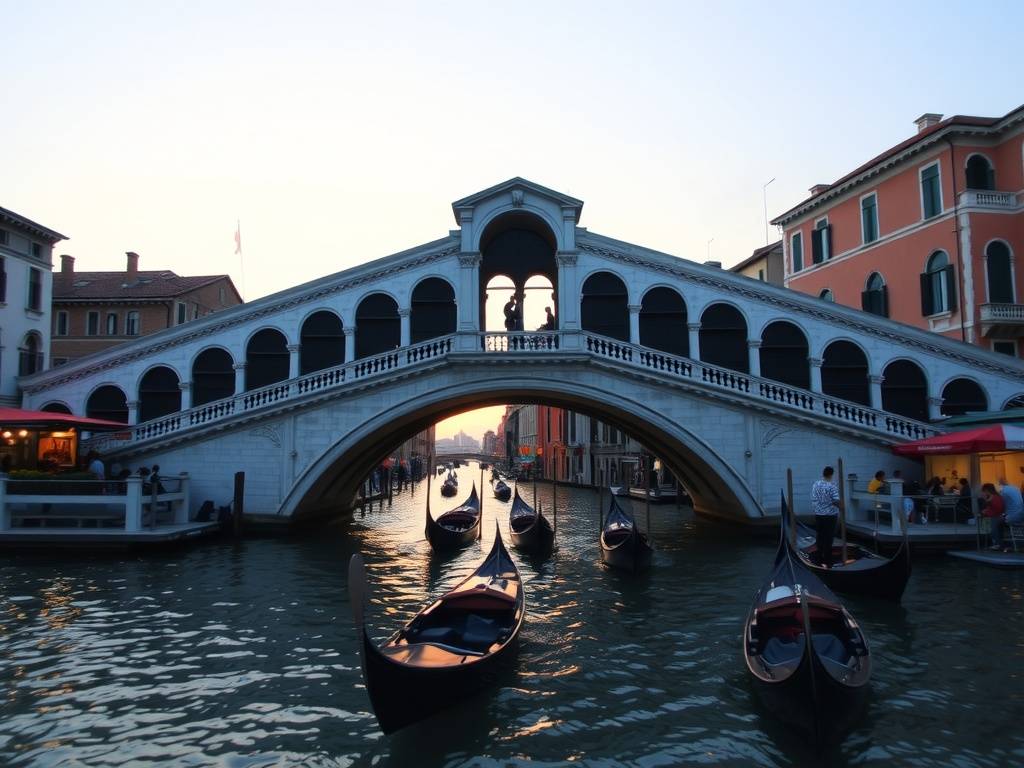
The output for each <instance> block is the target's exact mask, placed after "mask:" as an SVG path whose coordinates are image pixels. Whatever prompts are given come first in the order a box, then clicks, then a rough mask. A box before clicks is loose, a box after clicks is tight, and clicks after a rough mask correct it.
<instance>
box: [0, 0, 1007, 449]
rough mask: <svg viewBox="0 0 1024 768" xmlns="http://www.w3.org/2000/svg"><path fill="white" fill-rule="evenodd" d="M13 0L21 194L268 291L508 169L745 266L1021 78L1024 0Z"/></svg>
mask: <svg viewBox="0 0 1024 768" xmlns="http://www.w3.org/2000/svg"><path fill="white" fill-rule="evenodd" d="M0 18H3V19H4V23H3V26H4V31H5V34H4V44H3V46H0V72H3V73H4V76H3V77H2V78H0V82H2V85H0V89H2V91H3V97H4V98H3V102H4V105H5V106H4V110H3V112H2V114H0V161H2V164H0V169H2V170H0V206H3V207H5V208H9V209H12V210H14V211H16V212H18V213H20V214H22V215H24V216H27V217H29V218H31V219H33V220H35V221H37V222H39V223H41V224H43V225H45V226H48V227H50V228H52V229H55V230H57V231H59V232H62V233H63V234H65V235H67V236H68V238H69V239H68V241H67V242H65V243H61V244H60V245H59V246H58V250H57V253H70V254H72V255H73V256H75V257H76V269H80V270H104V269H108V270H117V269H123V268H124V263H125V256H124V253H125V251H135V252H138V253H139V254H140V256H141V263H140V267H141V268H142V269H146V268H150V269H165V268H169V269H173V270H174V271H176V272H178V273H180V274H192V275H198V274H210V273H215V274H219V273H228V274H230V275H231V277H232V278H233V280H234V281H235V284H236V286H237V287H238V288H239V289H240V290H241V291H242V293H243V296H244V297H245V298H246V299H255V298H259V297H261V296H265V295H268V294H270V293H274V292H276V291H278V290H281V289H283V288H285V287H289V286H292V285H295V284H298V283H302V282H305V281H307V280H312V279H314V278H318V277H322V276H323V275H326V274H331V273H333V272H336V271H339V270H342V269H346V268H348V267H351V266H354V265H357V264H360V263H362V262H365V261H368V260H371V259H375V258H379V257H381V256H385V255H388V254H390V253H394V252H397V251H400V250H404V249H406V248H410V247H413V246H415V245H418V244H420V243H424V242H427V241H430V240H433V239H436V238H438V237H443V236H444V235H446V234H447V232H448V231H449V230H450V229H453V228H454V227H455V226H456V225H455V221H454V219H453V217H452V212H451V202H452V201H453V200H456V199H459V198H461V197H463V196H465V195H468V194H471V193H473V192H475V191H478V190H481V189H484V188H486V187H489V186H491V185H493V184H495V183H498V182H500V181H503V180H505V179H507V178H510V177H512V176H524V177H526V178H528V179H531V180H533V181H536V182H538V183H540V184H543V185H545V186H547V187H551V188H553V189H556V190H559V191H562V192H565V193H568V194H571V195H573V196H574V197H578V198H581V199H582V200H583V201H584V203H585V204H584V208H583V214H582V219H581V222H580V224H581V225H582V226H586V227H587V228H589V229H590V230H591V231H595V232H599V233H602V234H607V235H610V236H613V237H616V238H619V239H623V240H627V241H630V242H635V243H639V244H641V245H645V246H648V247H652V248H656V249H660V250H663V251H667V252H669V253H672V254H675V255H677V256H681V257H683V258H690V259H694V260H696V261H704V260H706V259H707V258H709V257H710V258H711V259H714V260H718V261H721V262H722V263H723V264H724V265H725V266H727V267H728V266H730V265H732V264H735V263H737V262H738V261H740V260H742V259H743V258H745V257H746V256H748V255H750V252H751V251H752V250H753V249H754V248H756V247H759V246H761V245H764V244H765V242H766V231H765V204H766V203H767V210H768V215H769V217H771V216H773V215H775V214H778V213H781V212H782V211H784V210H786V209H787V208H789V207H791V206H792V205H794V204H796V203H797V202H799V201H800V200H802V199H803V198H804V197H806V196H807V190H808V188H810V187H811V186H813V185H814V184H816V183H819V182H830V181H833V180H835V179H837V178H838V177H840V176H842V175H843V174H844V173H846V172H847V171H849V170H852V169H853V168H854V167H856V166H857V165H859V164H860V163H862V162H863V161H865V160H867V159H869V158H871V157H873V156H874V155H876V154H878V153H879V152H880V151H882V150H884V149H886V148H887V147H889V146H891V145H893V144H895V143H897V142H899V141H902V140H903V139H905V138H907V137H909V136H910V135H912V133H913V132H914V130H915V129H914V126H913V120H914V119H915V118H916V117H918V116H919V115H920V114H922V113H924V112H939V113H943V114H946V115H950V114H977V115H1002V114H1005V113H1006V112H1008V111H1010V110H1011V109H1013V108H1014V107H1016V106H1018V105H1019V104H1020V103H1021V102H1024V89H1022V88H1021V87H1020V83H1021V79H1020V73H1019V71H1018V70H1019V67H1016V66H1014V65H1013V60H1014V56H1015V54H1016V51H1017V50H1018V49H1019V31H1020V29H1021V28H1022V27H1024V3H1020V2H980V3H974V4H966V3H934V2H929V3H923V2H921V3H918V2H904V3H891V2H890V3H875V2H870V1H867V2H859V3H843V4H839V3H814V4H811V3H786V2H779V3H771V4H764V3H759V2H749V3H727V2H726V3H704V2H701V3H686V2H647V3H643V2H637V3H628V4H627V3H609V2H595V1H593V0H590V1H588V2H560V3H547V2H528V1H527V0H521V1H520V2H517V3H510V4H497V3H477V4H466V3H464V2H463V3H447V2H432V3H418V4H405V3H388V2H378V3H345V2H336V1H332V2H302V1H301V0H296V1H294V2H290V3H288V4H281V3H261V2H245V3H241V2H239V3H229V2H209V3H201V4H200V3H195V4H175V3H164V4H156V3H137V2H134V3H128V2H102V0H99V1H97V2H90V3H82V2H48V1H47V0H34V1H33V2H31V3H27V2H23V0H0ZM771 179H774V181H772V182H771V183H770V184H768V186H767V187H765V186H764V185H765V184H766V182H768V181H769V180H771ZM236 222H240V228H241V236H242V244H243V254H242V256H241V257H239V256H237V255H235V247H234V234H235V228H236ZM774 234H775V233H774V232H771V233H769V236H774ZM485 428H487V427H485V426H483V425H482V424H481V425H479V428H474V429H472V430H471V429H469V428H467V429H466V431H467V432H469V433H470V434H474V435H475V436H477V437H479V435H480V434H481V433H482V432H483V429H485ZM455 431H457V429H456V430H455Z"/></svg>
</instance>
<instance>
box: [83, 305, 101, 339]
mask: <svg viewBox="0 0 1024 768" xmlns="http://www.w3.org/2000/svg"><path fill="white" fill-rule="evenodd" d="M99 334H100V313H99V312H95V311H90V312H89V313H88V314H87V315H86V316H85V335H86V336H99Z"/></svg>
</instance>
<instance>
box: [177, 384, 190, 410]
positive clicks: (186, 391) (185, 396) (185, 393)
mask: <svg viewBox="0 0 1024 768" xmlns="http://www.w3.org/2000/svg"><path fill="white" fill-rule="evenodd" d="M178 389H180V390H181V410H183V411H187V410H188V409H189V408H191V407H192V382H191V381H179V382H178Z"/></svg>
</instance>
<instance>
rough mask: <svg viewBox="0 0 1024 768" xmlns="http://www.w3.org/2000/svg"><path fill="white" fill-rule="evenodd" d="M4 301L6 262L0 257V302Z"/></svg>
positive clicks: (5, 297) (5, 299) (5, 295)
mask: <svg viewBox="0 0 1024 768" xmlns="http://www.w3.org/2000/svg"><path fill="white" fill-rule="evenodd" d="M0 231H2V230H0ZM5 301H7V262H6V261H5V260H4V259H3V258H2V257H0V302H5Z"/></svg>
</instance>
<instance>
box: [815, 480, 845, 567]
mask: <svg viewBox="0 0 1024 768" xmlns="http://www.w3.org/2000/svg"><path fill="white" fill-rule="evenodd" d="M833 475H835V470H834V469H832V467H825V468H824V469H823V470H822V471H821V479H820V480H816V481H815V482H814V485H812V486H811V508H812V509H813V510H814V526H815V529H816V530H817V532H818V538H817V544H816V546H815V552H814V559H815V561H816V562H817V563H818V565H821V566H824V567H825V568H831V567H832V539H833V537H834V536H835V533H836V521H837V520H838V519H839V510H840V509H841V508H842V502H841V501H840V500H839V488H838V487H837V486H836V484H835V482H833V480H832V477H833Z"/></svg>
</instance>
